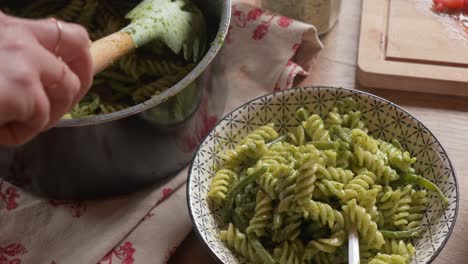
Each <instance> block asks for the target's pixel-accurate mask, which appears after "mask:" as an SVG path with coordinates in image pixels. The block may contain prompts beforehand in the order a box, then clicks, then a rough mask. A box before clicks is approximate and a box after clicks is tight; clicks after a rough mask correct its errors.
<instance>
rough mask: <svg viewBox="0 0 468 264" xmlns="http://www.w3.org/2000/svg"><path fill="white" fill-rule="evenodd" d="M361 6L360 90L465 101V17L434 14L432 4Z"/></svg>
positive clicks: (426, 0) (385, 1) (372, 0)
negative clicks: (366, 88) (394, 90)
mask: <svg viewBox="0 0 468 264" xmlns="http://www.w3.org/2000/svg"><path fill="white" fill-rule="evenodd" d="M362 3H363V4H362V20H361V33H360V42H359V55H358V73H357V78H358V82H359V84H360V85H361V86H364V87H371V88H385V89H397V90H407V91H417V92H426V93H437V94H445V95H457V96H468V16H463V15H458V16H449V15H440V14H435V13H434V12H432V11H431V10H430V7H431V5H432V0H363V1H362ZM457 18H458V19H457ZM463 19H466V21H463ZM463 23H466V25H464V24H463Z"/></svg>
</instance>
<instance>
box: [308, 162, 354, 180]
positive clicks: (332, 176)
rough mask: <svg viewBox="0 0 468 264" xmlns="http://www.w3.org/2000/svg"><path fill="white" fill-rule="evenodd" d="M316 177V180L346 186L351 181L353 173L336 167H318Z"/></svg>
mask: <svg viewBox="0 0 468 264" xmlns="http://www.w3.org/2000/svg"><path fill="white" fill-rule="evenodd" d="M316 176H317V178H318V179H325V180H329V181H337V182H341V183H343V184H348V182H349V181H351V180H352V179H353V176H354V173H353V172H352V171H350V170H345V169H342V168H336V167H327V168H326V169H325V167H323V166H318V167H317V173H316Z"/></svg>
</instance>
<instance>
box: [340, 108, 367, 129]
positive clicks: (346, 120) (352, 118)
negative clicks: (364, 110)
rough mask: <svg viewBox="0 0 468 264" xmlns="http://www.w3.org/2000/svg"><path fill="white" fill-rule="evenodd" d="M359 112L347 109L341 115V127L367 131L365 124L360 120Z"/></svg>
mask: <svg viewBox="0 0 468 264" xmlns="http://www.w3.org/2000/svg"><path fill="white" fill-rule="evenodd" d="M361 115H362V114H361V112H360V111H349V112H348V113H347V114H345V115H343V123H342V126H343V127H348V128H351V129H353V128H358V129H361V130H363V131H364V132H367V128H366V125H365V124H364V122H362V121H361Z"/></svg>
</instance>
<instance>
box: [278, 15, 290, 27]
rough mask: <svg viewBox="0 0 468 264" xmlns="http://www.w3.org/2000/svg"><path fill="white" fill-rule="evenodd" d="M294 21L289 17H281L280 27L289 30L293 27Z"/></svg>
mask: <svg viewBox="0 0 468 264" xmlns="http://www.w3.org/2000/svg"><path fill="white" fill-rule="evenodd" d="M292 22H293V20H292V19H291V18H289V17H284V16H282V17H280V19H279V20H278V25H279V26H280V27H282V28H288V27H289V26H291V24H292Z"/></svg>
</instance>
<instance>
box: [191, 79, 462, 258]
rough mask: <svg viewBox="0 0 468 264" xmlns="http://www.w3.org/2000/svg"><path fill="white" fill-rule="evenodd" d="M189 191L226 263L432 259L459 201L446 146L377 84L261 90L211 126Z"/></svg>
mask: <svg viewBox="0 0 468 264" xmlns="http://www.w3.org/2000/svg"><path fill="white" fill-rule="evenodd" d="M187 196H188V198H187V202H188V207H189V211H190V215H191V219H192V221H193V223H194V227H195V230H196V233H197V235H198V236H199V238H200V240H201V241H202V242H203V244H204V245H205V246H206V247H207V249H208V250H209V252H210V253H211V254H212V256H213V257H214V258H215V259H216V260H218V261H219V262H220V263H229V264H237V263H279V264H282V263H348V259H347V255H348V248H347V247H348V233H349V230H351V229H354V228H355V229H356V230H357V231H358V234H359V245H360V247H359V249H360V258H361V263H373V264H376V263H414V264H422V263H431V262H432V261H433V260H434V259H435V258H436V257H437V255H438V254H439V253H440V252H441V250H442V249H443V247H444V246H445V244H446V242H447V241H448V239H449V237H450V235H451V232H452V230H453V227H454V225H455V221H456V218H457V212H458V203H459V194H458V186H457V180H456V176H455V172H454V169H453V167H452V164H451V162H450V159H449V157H448V155H447V153H446V152H445V150H444V148H443V147H442V145H441V144H440V142H439V141H438V140H437V138H436V137H435V136H434V134H432V133H431V132H430V131H429V129H428V128H427V127H426V126H425V125H424V124H422V123H421V122H420V121H419V120H417V119H416V118H415V117H414V116H412V115H411V114H410V113H408V112H407V111H405V110H404V109H402V108H400V107H399V106H397V105H395V104H394V103H392V102H389V101H387V100H385V99H383V98H380V97H377V96H375V95H372V94H369V93H365V92H362V91H357V90H348V89H342V88H332V87H307V88H296V89H291V90H286V91H281V92H276V93H273V94H268V95H265V96H262V97H259V98H257V99H254V100H252V101H250V102H248V103H246V104H244V105H242V106H240V107H239V108H237V109H236V110H234V111H233V112H232V113H230V114H229V115H227V116H226V117H225V118H224V119H223V120H221V121H220V122H219V123H218V124H217V125H216V126H215V128H214V129H213V130H212V131H211V132H210V133H209V135H208V136H207V137H206V139H205V140H204V141H203V142H202V144H201V145H200V147H199V149H198V151H197V152H196V155H195V158H194V159H193V161H192V164H191V167H190V170H189V178H188V184H187Z"/></svg>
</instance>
